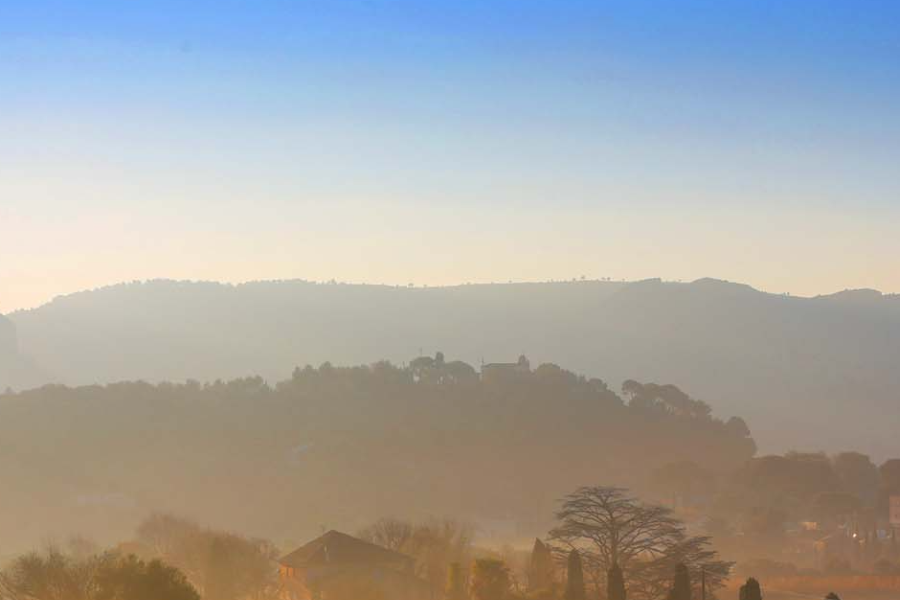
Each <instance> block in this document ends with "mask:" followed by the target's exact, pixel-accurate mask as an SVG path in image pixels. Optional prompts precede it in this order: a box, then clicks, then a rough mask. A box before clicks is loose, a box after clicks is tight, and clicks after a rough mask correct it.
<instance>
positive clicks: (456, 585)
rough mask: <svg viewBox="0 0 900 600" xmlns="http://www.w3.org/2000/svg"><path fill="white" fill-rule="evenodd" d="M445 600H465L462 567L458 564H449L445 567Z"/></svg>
mask: <svg viewBox="0 0 900 600" xmlns="http://www.w3.org/2000/svg"><path fill="white" fill-rule="evenodd" d="M444 598H445V600H465V598H466V583H465V581H464V578H463V569H462V565H461V564H459V563H458V562H455V563H450V566H449V567H447V589H446V590H444Z"/></svg>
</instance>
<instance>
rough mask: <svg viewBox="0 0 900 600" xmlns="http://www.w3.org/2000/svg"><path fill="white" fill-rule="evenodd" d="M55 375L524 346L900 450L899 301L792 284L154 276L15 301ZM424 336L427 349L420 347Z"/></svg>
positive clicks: (733, 408) (792, 443)
mask: <svg viewBox="0 0 900 600" xmlns="http://www.w3.org/2000/svg"><path fill="white" fill-rule="evenodd" d="M11 318H12V319H13V320H14V321H15V323H16V325H17V326H18V329H19V336H20V345H21V347H22V351H23V353H25V354H27V355H28V356H31V357H33V358H34V359H35V360H36V361H37V362H38V364H40V365H41V367H42V368H43V369H45V370H46V371H47V372H48V373H51V374H52V375H51V376H49V377H50V379H52V380H53V381H60V382H65V383H69V384H85V383H94V382H108V381H118V380H134V379H144V380H148V381H161V380H185V379H189V378H194V379H198V380H201V381H205V380H214V379H217V378H223V379H225V378H230V377H235V376H244V375H253V374H260V375H262V376H263V377H265V378H266V379H268V380H270V381H275V380H278V379H280V378H283V377H285V376H286V375H287V374H288V373H290V371H291V369H292V368H293V367H294V366H296V365H303V364H306V363H310V364H313V365H318V364H320V363H322V362H324V361H331V362H332V363H334V364H358V363H371V362H374V361H377V360H380V359H389V360H392V361H394V362H396V363H398V364H400V363H402V362H403V361H404V360H407V359H408V357H410V356H415V355H418V354H420V353H422V352H424V353H432V352H434V351H435V350H442V351H444V352H445V353H446V354H447V355H448V356H449V355H452V356H458V357H460V358H461V359H462V360H465V361H467V362H469V363H471V364H473V365H478V364H480V362H481V361H482V360H484V361H487V362H492V361H503V360H511V359H513V358H515V357H516V356H518V355H519V354H521V353H525V354H527V355H528V356H529V357H530V358H532V360H534V361H536V362H542V361H551V360H552V361H555V362H559V363H560V364H566V365H568V366H570V367H571V368H573V370H576V371H578V372H583V373H586V374H588V375H595V374H596V375H601V376H603V377H604V378H605V379H606V380H607V381H609V382H610V383H611V385H613V386H614V387H617V386H618V385H619V384H620V383H621V382H622V381H623V380H625V379H628V378H633V379H639V380H650V381H666V382H673V383H676V384H678V385H680V386H682V387H684V388H685V389H688V390H690V391H691V392H692V394H694V395H695V396H697V397H699V398H702V399H703V400H706V401H707V402H709V403H710V404H711V405H712V406H713V407H714V409H715V410H716V411H717V413H719V414H741V415H742V416H744V417H745V418H746V419H747V421H748V423H749V424H750V426H751V428H752V429H753V431H754V435H755V437H756V439H757V441H758V442H759V443H760V446H761V447H762V448H763V449H764V450H767V451H768V450H773V451H774V450H783V449H790V448H804V449H827V450H841V449H845V448H860V449H862V450H866V451H868V452H871V453H873V454H874V455H875V456H876V457H884V456H888V455H891V454H895V453H897V452H898V451H900V448H898V447H897V443H896V442H895V437H896V436H895V432H896V431H897V430H898V428H900V415H897V413H896V411H890V412H886V411H885V410H884V409H885V408H886V407H887V406H891V405H893V404H895V403H896V401H897V400H900V370H898V369H897V368H896V367H897V365H898V363H900V300H898V298H897V297H892V296H883V295H881V294H879V293H877V292H872V291H856V292H845V293H841V294H836V295H834V296H828V297H821V298H794V297H787V296H780V295H773V294H767V293H762V292H759V291H756V290H754V289H752V288H749V287H747V286H743V285H737V284H731V283H726V282H721V281H715V280H701V281H697V282H694V283H689V284H681V283H667V282H661V281H658V280H651V281H644V282H638V283H631V284H623V283H615V282H592V281H588V282H568V283H536V284H508V285H473V286H459V287H446V288H415V289H411V288H399V287H385V286H362V285H341V284H330V285H324V284H320V285H317V284H313V283H306V282H300V281H286V282H260V283H251V284H245V285H239V286H230V285H221V284H216V283H184V282H172V281H156V282H149V283H144V284H126V285H119V286H113V287H109V288H104V289H100V290H96V291H92V292H84V293H79V294H74V295H71V296H67V297H62V298H59V299H57V300H55V301H53V302H51V303H49V304H47V305H45V306H42V307H40V308H37V309H35V310H31V311H24V312H19V313H15V314H13V315H12V316H11ZM420 350H421V352H420Z"/></svg>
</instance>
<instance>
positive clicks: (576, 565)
mask: <svg viewBox="0 0 900 600" xmlns="http://www.w3.org/2000/svg"><path fill="white" fill-rule="evenodd" d="M584 599H585V593H584V571H583V570H582V568H581V555H580V554H578V550H572V551H571V552H569V560H568V563H567V565H566V595H565V600H584Z"/></svg>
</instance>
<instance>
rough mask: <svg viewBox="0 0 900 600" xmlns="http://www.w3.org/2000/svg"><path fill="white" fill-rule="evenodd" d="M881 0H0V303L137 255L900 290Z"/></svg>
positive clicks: (153, 260)
mask: <svg viewBox="0 0 900 600" xmlns="http://www.w3.org/2000/svg"><path fill="white" fill-rule="evenodd" d="M898 231H900V3H898V2H896V1H894V0H885V1H880V2H879V1H865V0H847V1H844V2H835V1H828V0H808V1H804V0H791V1H789V2H785V1H783V0H782V1H771V2H767V1H761V0H755V1H747V2H730V1H727V0H709V1H703V2H701V1H696V0H694V1H689V2H676V1H666V2H660V1H656V2H646V1H636V0H627V1H621V2H605V1H601V0H593V1H590V2H580V1H579V2H575V1H566V0H556V1H550V0H547V1H544V2H534V1H529V0H515V1H512V0H510V1H506V0H504V1H495V2H492V1H489V0H478V1H474V0H454V1H452V2H451V1H444V0H430V1H425V0H421V1H417V2H412V1H406V0H394V1H382V0H356V1H350V0H321V1H318V0H317V1H304V0H278V1H273V0H190V1H187V0H156V1H153V2H150V1H140V0H131V1H128V2H122V1H113V0H69V1H59V0H58V1H51V0H0V311H3V312H7V311H11V310H14V309H16V308H20V307H27V306H32V305H35V304H39V303H41V302H44V301H46V300H48V299H49V298H51V297H52V296H54V295H56V294H59V293H66V292H71V291H76V290H79V289H83V288H89V287H96V286H99V285H103V284H107V283H113V282H118V281H122V280H133V279H146V278H154V277H171V278H179V279H180V278H189V279H217V280H228V281H241V280H247V279H268V278H293V277H300V278H305V279H315V280H324V279H331V278H336V279H339V280H345V281H367V282H375V283H377V282H385V283H407V282H415V283H417V284H426V283H427V284H432V285H433V284H446V283H457V282H466V281H473V282H474V281H507V280H511V279H512V280H542V279H563V278H571V277H580V276H581V275H585V276H587V277H613V278H617V279H618V278H628V279H638V278H644V277H654V276H661V277H664V278H667V279H685V280H688V279H694V278H698V277H704V276H711V277H720V278H726V279H731V280H736V281H742V282H746V283H750V284H751V285H754V286H756V287H759V288H761V289H765V290H769V291H776V292H783V291H790V292H793V293H796V294H804V295H810V294H816V293H825V292H831V291H836V290H840V289H844V288H848V287H875V288H879V289H882V290H884V291H893V292H900V258H898V257H900V234H898Z"/></svg>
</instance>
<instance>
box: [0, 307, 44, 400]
mask: <svg viewBox="0 0 900 600" xmlns="http://www.w3.org/2000/svg"><path fill="white" fill-rule="evenodd" d="M46 381H47V379H46V377H45V376H44V375H43V374H42V373H40V372H39V371H38V370H37V368H36V367H35V366H34V365H33V364H32V363H31V361H29V360H26V359H25V358H24V357H22V355H21V354H19V343H18V338H17V336H16V328H15V325H13V323H12V322H11V321H10V320H9V319H6V318H5V317H3V315H0V391H2V390H4V389H6V388H7V387H10V388H18V389H21V388H28V387H32V386H35V385H39V384H40V383H43V382H46Z"/></svg>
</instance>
